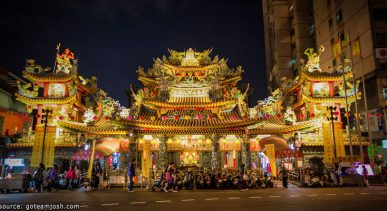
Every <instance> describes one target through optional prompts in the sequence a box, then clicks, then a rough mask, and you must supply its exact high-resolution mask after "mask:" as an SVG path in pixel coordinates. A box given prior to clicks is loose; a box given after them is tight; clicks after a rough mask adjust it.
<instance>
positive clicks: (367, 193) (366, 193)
mask: <svg viewBox="0 0 387 211" xmlns="http://www.w3.org/2000/svg"><path fill="white" fill-rule="evenodd" d="M360 194H362V195H369V194H371V193H360Z"/></svg>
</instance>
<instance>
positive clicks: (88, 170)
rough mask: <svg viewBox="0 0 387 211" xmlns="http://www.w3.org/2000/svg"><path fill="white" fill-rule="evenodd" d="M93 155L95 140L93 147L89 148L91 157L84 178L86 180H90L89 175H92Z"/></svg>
mask: <svg viewBox="0 0 387 211" xmlns="http://www.w3.org/2000/svg"><path fill="white" fill-rule="evenodd" d="M94 153H95V140H93V145H92V147H91V155H90V160H89V168H88V169H87V175H86V178H88V179H91V175H92V173H93V166H94Z"/></svg>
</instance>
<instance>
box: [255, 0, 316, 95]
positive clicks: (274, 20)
mask: <svg viewBox="0 0 387 211" xmlns="http://www.w3.org/2000/svg"><path fill="white" fill-rule="evenodd" d="M262 8H263V23H264V32H265V43H266V44H267V45H265V55H266V75H267V81H268V88H269V91H271V92H272V91H274V90H275V89H276V88H278V87H279V85H280V84H281V80H284V77H286V78H288V79H292V78H294V77H295V76H297V75H298V71H299V64H298V61H299V59H306V58H305V55H304V51H305V49H307V48H310V47H313V46H314V30H313V29H314V27H313V10H312V1H304V0H267V1H263V5H262Z"/></svg>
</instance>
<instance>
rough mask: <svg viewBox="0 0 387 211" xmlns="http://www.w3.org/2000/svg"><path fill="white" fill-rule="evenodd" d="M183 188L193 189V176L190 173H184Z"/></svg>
mask: <svg viewBox="0 0 387 211" xmlns="http://www.w3.org/2000/svg"><path fill="white" fill-rule="evenodd" d="M183 187H184V188H185V189H187V190H193V189H194V176H193V173H192V172H184V179H183Z"/></svg>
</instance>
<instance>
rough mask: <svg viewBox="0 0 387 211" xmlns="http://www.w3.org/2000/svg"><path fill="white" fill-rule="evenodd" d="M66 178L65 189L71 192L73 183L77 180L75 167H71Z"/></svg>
mask: <svg viewBox="0 0 387 211" xmlns="http://www.w3.org/2000/svg"><path fill="white" fill-rule="evenodd" d="M66 178H67V183H68V184H67V188H68V189H69V190H72V189H73V188H74V181H75V179H76V178H77V173H76V172H75V167H74V166H71V167H70V168H69V170H68V171H67V174H66Z"/></svg>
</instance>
